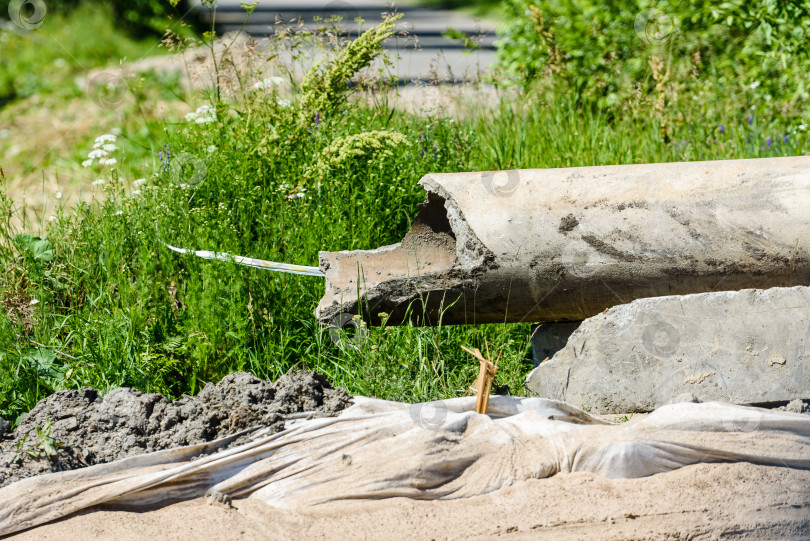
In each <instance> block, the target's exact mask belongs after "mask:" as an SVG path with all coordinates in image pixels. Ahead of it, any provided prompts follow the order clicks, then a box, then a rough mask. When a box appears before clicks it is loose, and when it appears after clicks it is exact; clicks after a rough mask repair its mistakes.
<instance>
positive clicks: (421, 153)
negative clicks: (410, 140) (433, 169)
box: [419, 149, 425, 158]
mask: <svg viewBox="0 0 810 541" xmlns="http://www.w3.org/2000/svg"><path fill="white" fill-rule="evenodd" d="M419 155H420V156H422V157H423V158H424V157H425V149H422V150H421V151H420V152H419Z"/></svg>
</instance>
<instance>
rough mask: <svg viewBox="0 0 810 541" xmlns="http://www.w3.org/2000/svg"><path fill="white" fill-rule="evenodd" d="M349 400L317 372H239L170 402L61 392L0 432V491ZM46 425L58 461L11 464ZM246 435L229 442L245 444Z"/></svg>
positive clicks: (276, 425)
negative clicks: (263, 375) (275, 375)
mask: <svg viewBox="0 0 810 541" xmlns="http://www.w3.org/2000/svg"><path fill="white" fill-rule="evenodd" d="M349 399H350V396H349V395H348V394H347V393H346V391H344V390H343V389H335V388H333V387H332V386H331V385H330V384H329V382H328V381H326V379H325V378H324V377H323V376H322V375H321V374H318V373H317V372H297V373H293V374H288V375H285V376H283V377H281V378H279V379H278V381H276V382H275V383H272V382H268V381H263V380H260V379H257V378H255V377H254V376H253V375H252V374H249V373H245V372H239V373H235V374H230V375H228V376H226V377H224V378H223V379H222V381H220V382H219V383H217V384H216V385H214V384H210V383H209V384H208V385H206V386H205V387H204V388H203V389H202V391H200V393H199V394H198V395H197V396H194V397H191V396H184V397H183V398H181V399H179V400H177V401H174V402H172V401H169V400H167V399H166V398H165V397H164V396H162V395H159V394H147V393H142V392H140V391H137V390H134V389H128V388H119V389H115V390H113V391H111V392H110V393H109V394H108V395H106V396H105V397H103V398H101V397H100V396H99V393H98V391H96V390H95V389H93V388H91V387H85V388H84V389H82V390H81V391H60V392H57V393H54V394H53V395H51V396H49V397H47V398H45V399H44V400H42V401H40V402H39V403H38V404H37V405H36V406H35V407H34V409H32V410H31V411H30V412H29V413H28V414H27V415H26V416H25V417H23V419H22V421H21V422H20V424H19V426H17V428H16V429H15V430H14V431H13V432H11V434H10V437H8V435H7V437H5V438H3V437H2V434H1V433H0V487H2V486H4V485H6V484H8V483H11V482H14V481H16V480H18V479H22V478H24V477H30V476H33V475H38V474H41V473H47V472H49V471H61V470H72V469H76V468H81V467H84V466H91V465H93V464H102V463H106V462H111V461H113V460H116V459H119V458H124V457H128V456H134V455H139V454H143V453H148V452H151V451H157V450H161V449H170V448H174V447H180V446H184V445H191V444H196V443H203V442H207V441H212V440H215V439H217V438H219V437H222V436H226V435H229V434H235V433H237V432H240V431H242V430H245V429H249V428H253V427H270V428H271V430H275V431H280V430H282V429H283V428H284V422H285V420H287V419H289V418H291V416H292V417H293V418H295V417H299V416H302V415H303V414H305V413H308V414H309V415H311V416H313V417H317V416H329V415H333V414H335V413H337V412H339V411H341V410H342V409H344V408H345V407H347V406H348V405H349ZM296 414H298V415H296ZM48 421H50V422H51V423H52V428H51V432H50V436H51V437H53V438H54V439H55V440H56V441H57V442H60V443H61V444H62V445H61V446H59V447H58V448H57V449H56V451H57V456H56V457H53V458H52V459H48V458H47V457H46V456H39V457H34V456H31V454H30V453H27V452H23V453H21V458H22V460H21V461H18V462H19V463H17V464H14V459H15V457H16V455H17V442H19V441H21V440H22V439H23V438H26V436H27V438H26V439H25V442H24V443H23V444H22V446H23V449H31V450H34V451H36V443H37V432H36V430H37V427H39V428H40V429H41V428H43V427H44V426H45V425H46V423H47V422H48ZM0 428H2V426H0ZM0 432H1V431H0ZM246 437H247V436H245V437H243V438H240V439H237V440H235V441H234V442H232V443H231V444H230V445H237V444H240V443H244V441H245V439H246ZM38 454H41V455H43V453H38Z"/></svg>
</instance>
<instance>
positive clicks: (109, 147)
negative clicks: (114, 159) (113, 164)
mask: <svg viewBox="0 0 810 541" xmlns="http://www.w3.org/2000/svg"><path fill="white" fill-rule="evenodd" d="M101 148H103V149H104V150H105V151H107V152H115V151H116V150H118V147H117V146H115V145H114V144H112V143H107V144H105V145H104V146H103V147H101Z"/></svg>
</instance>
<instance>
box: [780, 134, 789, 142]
mask: <svg viewBox="0 0 810 541" xmlns="http://www.w3.org/2000/svg"><path fill="white" fill-rule="evenodd" d="M788 139H790V137H788V134H785V136H784V137H782V142H783V143H787V142H788Z"/></svg>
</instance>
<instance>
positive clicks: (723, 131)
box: [720, 124, 726, 135]
mask: <svg viewBox="0 0 810 541" xmlns="http://www.w3.org/2000/svg"><path fill="white" fill-rule="evenodd" d="M725 133H726V125H725V124H720V134H722V135H725Z"/></svg>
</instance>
